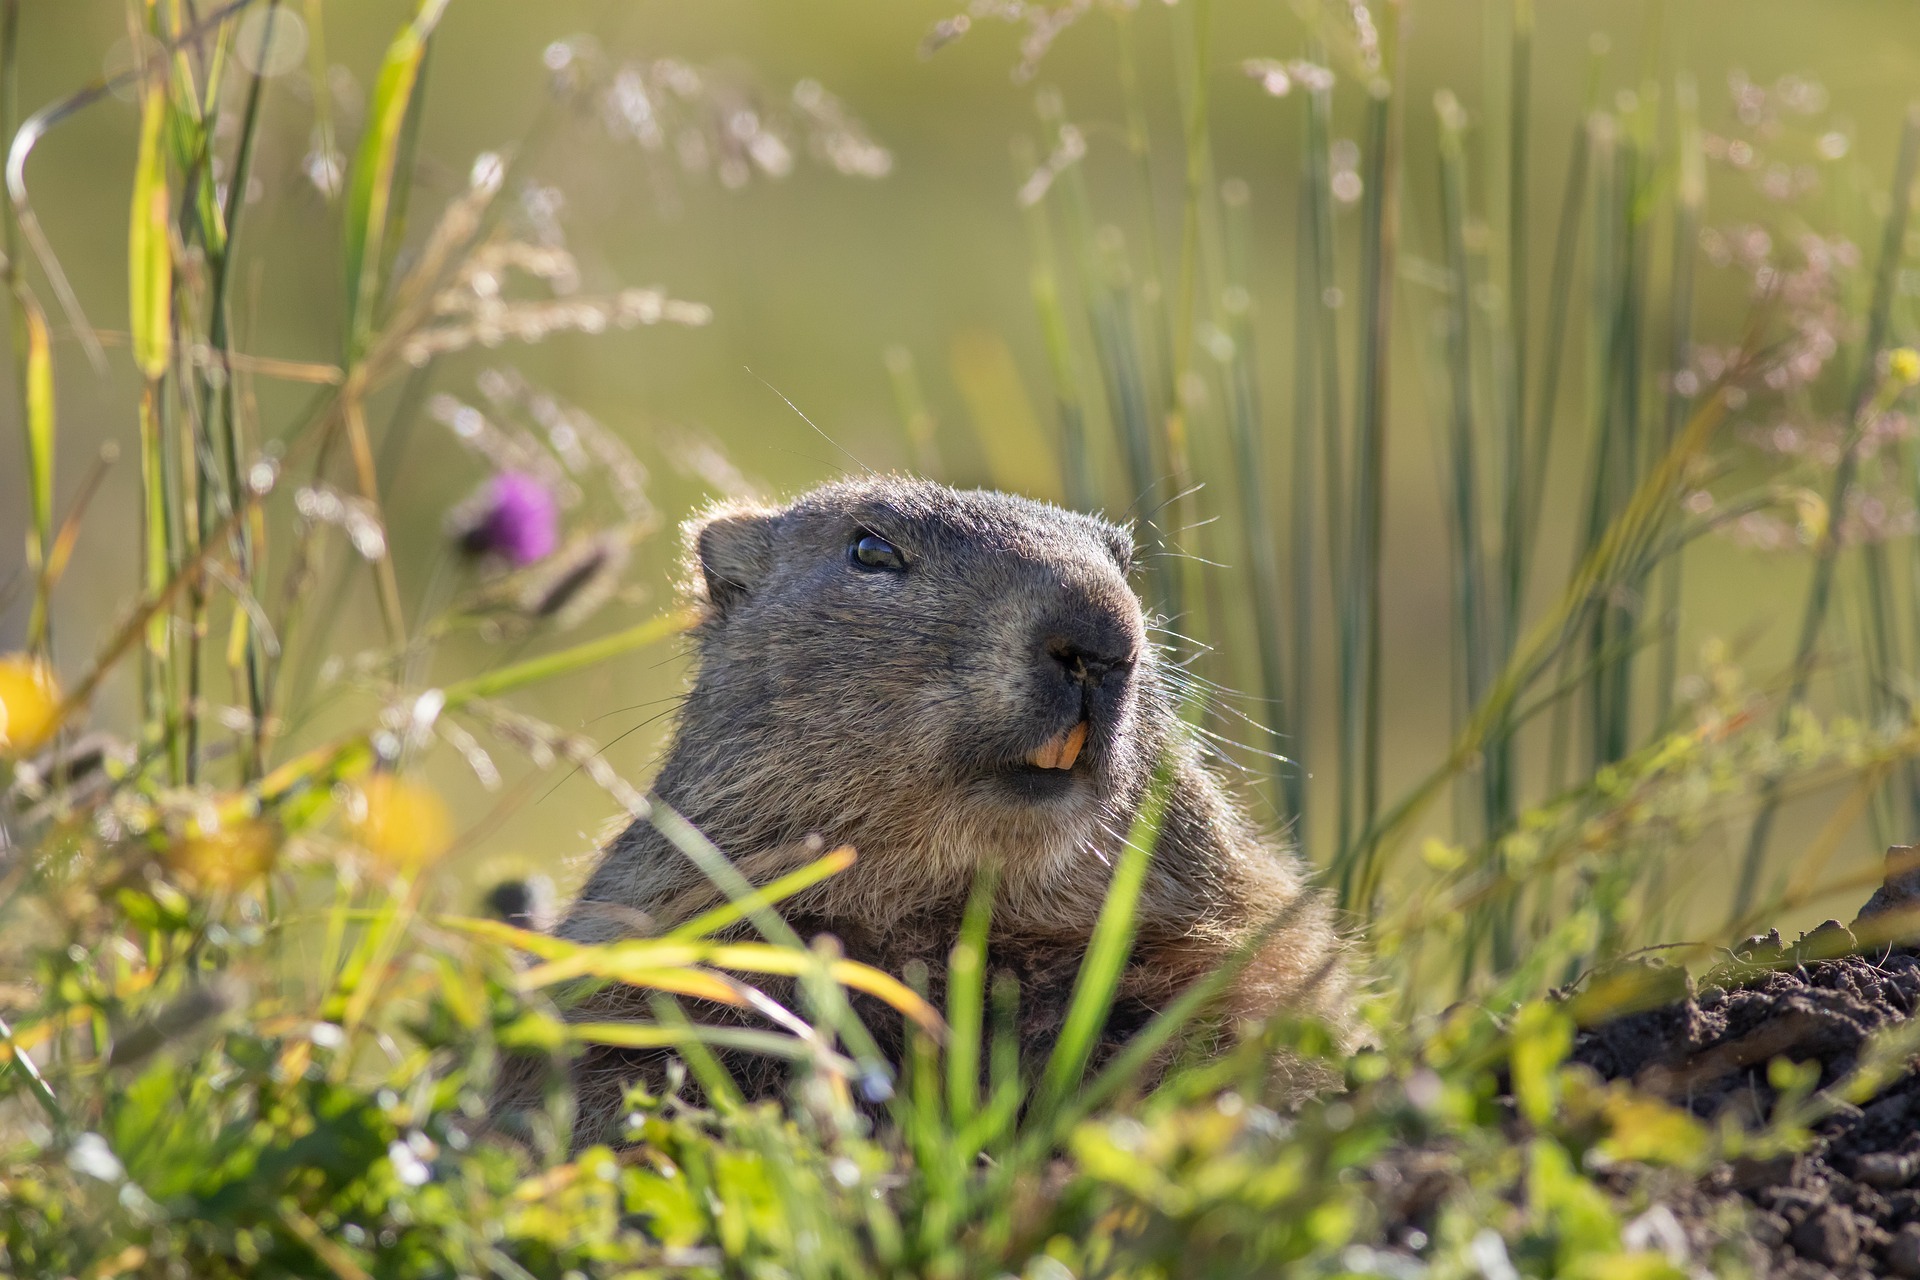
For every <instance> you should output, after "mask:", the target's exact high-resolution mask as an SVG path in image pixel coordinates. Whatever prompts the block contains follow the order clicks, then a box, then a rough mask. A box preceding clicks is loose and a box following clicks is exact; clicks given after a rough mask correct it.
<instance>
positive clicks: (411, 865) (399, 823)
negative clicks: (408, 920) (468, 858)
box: [350, 773, 453, 875]
mask: <svg viewBox="0 0 1920 1280" xmlns="http://www.w3.org/2000/svg"><path fill="white" fill-rule="evenodd" d="M350 825H351V829H352V831H353V838H354V839H355V840H357V841H359V842H360V846H361V848H363V849H365V850H366V851H367V852H368V853H370V854H372V855H373V856H374V857H375V858H378V859H379V860H380V861H381V862H384V863H386V864H387V865H388V866H389V867H391V868H393V869H394V870H395V871H399V872H402V873H405V874H409V875H410V874H412V873H414V872H417V871H419V870H421V869H422V868H424V867H426V866H427V865H428V864H430V863H431V862H433V860H434V859H436V858H438V857H439V856H440V855H441V854H443V853H445V852H446V851H447V847H448V846H449V845H451V844H452V843H453V819H452V817H451V816H450V815H449V814H448V813H447V806H446V804H445V802H443V801H442V800H441V799H440V797H439V796H438V795H437V794H435V793H434V792H433V791H432V790H430V789H429V788H427V787H424V786H421V785H420V784H419V783H417V782H410V781H408V780H407V779H405V778H400V777H396V776H395V775H393V774H391V773H381V774H376V775H374V776H373V777H371V778H368V779H367V780H366V781H365V782H363V783H361V784H360V797H359V803H358V804H357V805H356V806H355V812H354V815H353V819H352V821H351V824H350Z"/></svg>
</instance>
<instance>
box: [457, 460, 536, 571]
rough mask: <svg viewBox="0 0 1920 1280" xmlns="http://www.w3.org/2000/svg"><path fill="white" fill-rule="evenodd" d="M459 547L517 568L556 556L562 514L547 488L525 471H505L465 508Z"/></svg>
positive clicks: (490, 481) (496, 476) (494, 478)
mask: <svg viewBox="0 0 1920 1280" xmlns="http://www.w3.org/2000/svg"><path fill="white" fill-rule="evenodd" d="M466 507H467V511H468V512H469V513H470V518H469V519H468V520H467V521H464V522H462V523H463V524H464V527H465V532H464V533H463V534H462V535H461V539H460V542H461V545H462V546H464V547H465V548H466V549H467V550H468V551H470V552H472V553H473V554H475V555H480V554H487V553H491V554H493V555H497V556H499V557H501V558H502V559H504V560H506V561H508V562H509V563H511V564H514V565H529V564H532V563H534V562H535V561H536V560H544V559H546V558H547V557H548V556H549V555H551V554H553V549H554V547H556V546H558V545H559V542H560V529H559V524H560V515H559V509H558V508H557V507H556V506H555V504H554V501H553V494H552V492H551V491H549V490H548V488H547V486H546V485H545V484H543V483H542V482H541V481H540V480H538V479H537V478H535V477H534V476H530V475H528V474H526V473H525V472H522V471H502V472H500V473H499V474H497V475H495V476H494V477H493V479H491V480H489V481H488V482H487V484H486V486H485V488H484V489H482V491H481V492H480V493H478V494H476V495H474V498H473V500H472V501H470V502H469V503H468V504H466Z"/></svg>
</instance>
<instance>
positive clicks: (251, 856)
mask: <svg viewBox="0 0 1920 1280" xmlns="http://www.w3.org/2000/svg"><path fill="white" fill-rule="evenodd" d="M277 850H278V842H277V841H276V840H275V839H274V832H273V828H272V827H270V826H268V825H267V824H266V823H264V822H240V823H236V824H234V825H232V826H227V827H220V828H217V829H215V830H213V831H206V832H202V831H193V832H190V833H189V834H187V835H185V836H183V837H181V838H180V839H179V840H176V841H174V843H173V844H172V845H170V846H169V847H168V849H167V853H166V862H167V865H168V866H169V867H171V868H173V869H174V870H175V871H179V872H183V873H184V874H186V875H187V876H189V877H191V878H192V879H193V880H194V881H196V882H197V883H199V884H202V885H205V886H206V887H208V888H211V889H238V888H241V887H242V886H244V885H248V884H251V883H252V882H253V881H255V880H258V879H259V878H260V877H261V876H264V875H266V874H267V872H268V871H270V870H271V869H272V868H273V858H274V854H275V853H276V852H277Z"/></svg>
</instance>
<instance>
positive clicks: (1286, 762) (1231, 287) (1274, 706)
mask: <svg viewBox="0 0 1920 1280" xmlns="http://www.w3.org/2000/svg"><path fill="white" fill-rule="evenodd" d="M1248 203H1249V195H1248V191H1247V186H1246V184H1245V183H1244V182H1239V181H1232V182H1228V183H1227V184H1226V185H1225V187H1224V189H1223V190H1222V193H1221V205H1222V208H1223V211H1224V213H1225V228H1224V230H1225V233H1226V243H1225V249H1226V253H1225V260H1226V286H1225V289H1224V290H1223V291H1222V293H1221V298H1220V312H1221V324H1222V328H1221V330H1220V333H1221V334H1222V336H1223V337H1224V338H1225V342H1224V343H1222V344H1220V349H1219V352H1218V354H1219V356H1220V357H1221V360H1220V363H1221V369H1220V373H1221V378H1222V381H1223V382H1224V384H1225V401H1226V404H1225V417H1226V424H1227V433H1228V436H1229V438H1230V439H1231V441H1232V444H1233V457H1234V461H1235V463H1236V465H1237V468H1238V470H1239V476H1238V479H1237V483H1236V484H1235V486H1234V488H1235V491H1236V496H1237V497H1238V499H1239V504H1240V525H1241V531H1242V540H1243V545H1244V547H1245V549H1246V555H1247V571H1248V574H1249V575H1250V581H1251V585H1252V592H1251V599H1252V604H1253V621H1254V644H1255V646H1256V648H1257V650H1258V654H1259V671H1260V684H1259V689H1260V694H1261V704H1260V706H1261V719H1262V720H1263V721H1264V722H1265V724H1266V725H1267V737H1268V755H1269V757H1270V760H1269V763H1270V764H1271V766H1272V767H1271V772H1272V774H1273V794H1274V797H1275V798H1276V800H1277V802H1278V803H1279V805H1280V812H1281V815H1282V817H1283V818H1285V819H1287V820H1289V821H1293V822H1296V823H1297V822H1299V820H1300V816H1301V813H1302V811H1303V808H1304V804H1303V793H1304V791H1305V785H1304V784H1305V778H1304V777H1303V776H1302V773H1301V769H1300V765H1299V762H1298V757H1299V746H1298V743H1297V741H1296V739H1297V736H1298V734H1297V729H1296V727H1295V726H1296V725H1298V724H1299V723H1301V722H1302V721H1303V720H1304V719H1305V709H1304V707H1297V706H1295V704H1294V698H1295V696H1296V693H1297V692H1298V690H1297V688H1296V687H1295V686H1293V685H1292V684H1290V682H1289V678H1288V670H1287V655H1286V651H1285V649H1284V647H1283V645H1284V636H1285V628H1286V624H1285V623H1284V622H1282V620H1281V619H1282V616H1283V609H1284V608H1285V588H1284V587H1283V585H1282V581H1281V572H1280V553H1281V549H1282V547H1283V546H1284V545H1285V542H1286V540H1287V536H1288V535H1287V533H1286V532H1284V531H1283V530H1282V529H1281V527H1280V525H1279V523H1278V522H1277V521H1275V520H1274V519H1273V516H1272V512H1271V508H1270V506H1269V504H1268V502H1267V466H1266V461H1267V460H1266V456H1265V450H1264V448H1263V447H1262V442H1263V440H1264V438H1265V435H1266V428H1265V422H1264V419H1263V416H1262V414H1261V408H1260V385H1259V377H1258V362H1257V360H1256V353H1255V347H1254V328H1253V295H1252V293H1251V292H1250V291H1249V289H1248V286H1247V240H1248V220H1249V212H1248ZM1294 467H1295V474H1296V476H1297V475H1298V474H1299V471H1300V470H1301V464H1300V460H1299V458H1298V456H1297V455H1296V457H1295V460H1294ZM1297 489H1298V486H1297V485H1296V491H1297ZM1302 528H1310V526H1307V525H1305V524H1304V522H1303V521H1302V520H1301V519H1298V518H1297V519H1296V520H1295V522H1294V523H1293V525H1292V528H1291V535H1292V537H1293V538H1294V539H1298V538H1299V537H1300V531H1301V529H1302ZM1309 536H1310V535H1309ZM1295 545H1296V546H1297V545H1298V543H1297V542H1296V544H1295ZM1308 545H1309V546H1310V545H1311V544H1310V543H1309V544H1308ZM1299 567H1300V566H1299V565H1298V564H1297V563H1296V565H1295V569H1296V572H1297V571H1298V569H1299ZM1296 607H1297V605H1296ZM1309 616H1310V615H1309ZM1300 631H1301V628H1300V627H1299V625H1298V624H1297V623H1296V624H1295V627H1294V635H1295V637H1296V642H1297V641H1298V637H1299V634H1300ZM1295 662H1296V664H1298V665H1300V666H1301V667H1303V668H1304V665H1305V656H1304V655H1300V656H1297V657H1296V658H1295Z"/></svg>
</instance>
